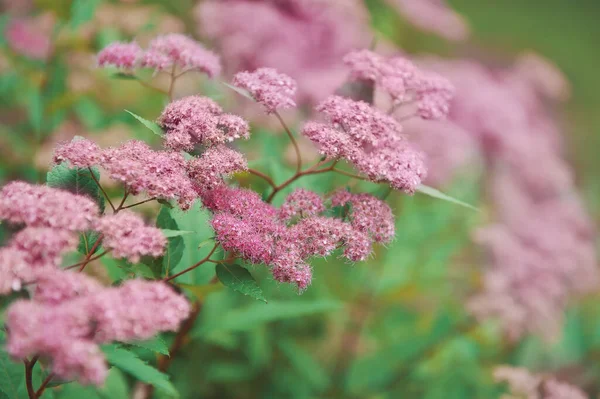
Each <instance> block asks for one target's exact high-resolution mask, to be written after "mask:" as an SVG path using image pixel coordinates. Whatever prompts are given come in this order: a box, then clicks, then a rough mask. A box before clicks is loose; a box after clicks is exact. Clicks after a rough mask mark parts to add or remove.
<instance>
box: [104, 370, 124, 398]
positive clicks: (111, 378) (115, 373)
mask: <svg viewBox="0 0 600 399" xmlns="http://www.w3.org/2000/svg"><path fill="white" fill-rule="evenodd" d="M99 391H100V394H101V395H102V396H103V397H104V399H128V398H129V397H130V396H129V387H128V386H127V380H126V379H125V376H124V375H123V373H122V372H121V370H119V369H118V368H116V367H112V368H111V369H110V371H109V373H108V377H106V381H105V382H104V386H103V387H102V388H100V389H99Z"/></svg>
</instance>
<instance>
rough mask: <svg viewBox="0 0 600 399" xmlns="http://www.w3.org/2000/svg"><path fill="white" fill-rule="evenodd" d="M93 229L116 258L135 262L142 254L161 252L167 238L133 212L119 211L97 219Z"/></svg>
mask: <svg viewBox="0 0 600 399" xmlns="http://www.w3.org/2000/svg"><path fill="white" fill-rule="evenodd" d="M95 229H96V230H98V231H99V232H100V233H102V235H103V236H104V241H103V244H104V246H105V247H106V248H108V249H110V250H111V251H112V255H113V256H114V257H116V258H127V259H128V260H129V261H130V262H132V263H137V262H138V261H139V260H140V257H142V256H146V255H148V256H153V257H157V256H160V255H162V254H163V252H164V249H165V246H166V245H167V239H166V238H165V236H164V235H163V234H162V232H161V231H160V229H157V228H156V227H150V226H146V225H145V224H144V221H143V220H142V218H141V217H139V216H138V215H136V214H135V213H133V212H129V211H121V212H119V213H117V214H115V215H108V216H104V217H102V218H101V219H99V220H98V222H97V223H96V226H95Z"/></svg>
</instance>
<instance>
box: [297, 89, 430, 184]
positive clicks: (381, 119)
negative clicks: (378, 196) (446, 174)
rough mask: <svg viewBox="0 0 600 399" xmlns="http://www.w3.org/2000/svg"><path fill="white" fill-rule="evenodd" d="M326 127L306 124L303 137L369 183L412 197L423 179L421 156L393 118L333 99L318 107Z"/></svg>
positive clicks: (423, 170)
mask: <svg viewBox="0 0 600 399" xmlns="http://www.w3.org/2000/svg"><path fill="white" fill-rule="evenodd" d="M317 110H318V111H320V112H321V113H323V114H324V115H326V116H327V117H328V119H329V122H330V123H329V124H322V123H314V122H311V123H308V124H307V125H306V126H305V128H304V129H303V132H302V133H303V134H304V135H305V136H306V137H308V138H309V139H310V140H311V141H313V142H315V143H316V144H317V146H318V147H319V149H320V151H321V152H322V153H323V154H324V155H326V156H328V157H330V158H345V159H347V160H348V161H350V162H351V163H352V164H354V166H355V167H356V168H357V169H358V170H359V171H360V172H361V173H363V174H364V175H366V176H367V177H368V178H369V179H370V180H372V181H375V182H388V183H389V184H390V185H391V186H392V187H393V188H395V189H397V190H402V191H405V192H407V193H413V192H414V191H415V189H416V187H417V186H418V185H419V184H421V181H422V179H424V178H425V176H426V173H427V171H426V167H425V165H424V159H423V158H424V156H423V154H422V153H421V152H419V151H417V150H416V149H414V148H413V147H412V146H411V145H410V143H409V142H408V141H407V140H406V139H405V138H404V137H403V136H402V133H401V132H402V126H401V125H400V124H399V123H398V122H397V121H396V120H395V119H393V118H392V117H390V116H388V115H385V114H383V113H382V112H380V111H378V110H376V109H375V108H373V107H371V106H370V105H369V104H367V103H365V102H362V101H353V100H350V99H347V98H343V97H339V96H332V97H330V98H329V99H327V100H326V101H324V102H323V103H322V104H320V105H319V106H318V107H317Z"/></svg>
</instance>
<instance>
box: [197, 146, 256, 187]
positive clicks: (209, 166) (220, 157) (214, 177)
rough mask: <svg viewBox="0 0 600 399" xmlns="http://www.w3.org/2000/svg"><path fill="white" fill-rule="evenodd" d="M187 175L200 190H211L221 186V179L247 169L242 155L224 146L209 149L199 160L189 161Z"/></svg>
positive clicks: (246, 163)
mask: <svg viewBox="0 0 600 399" xmlns="http://www.w3.org/2000/svg"><path fill="white" fill-rule="evenodd" d="M188 169H189V172H188V173H189V175H190V177H191V178H192V179H194V180H195V181H196V182H197V183H198V184H199V185H200V187H201V189H202V190H211V189H213V188H216V187H218V186H219V185H222V184H223V177H227V176H230V175H231V174H233V173H236V172H241V171H244V170H247V169H248V162H247V161H246V159H245V158H244V156H243V155H242V154H240V153H239V152H237V151H235V150H232V149H231V148H229V147H226V146H224V145H218V146H215V147H209V148H208V149H207V150H206V151H204V153H203V154H202V155H201V156H200V157H199V158H194V159H193V160H192V161H190V163H189V166H188Z"/></svg>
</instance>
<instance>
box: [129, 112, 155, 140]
mask: <svg viewBox="0 0 600 399" xmlns="http://www.w3.org/2000/svg"><path fill="white" fill-rule="evenodd" d="M125 112H127V113H128V114H130V115H131V116H133V117H134V118H135V119H137V120H138V121H140V122H141V123H142V124H143V125H144V126H146V127H147V128H148V129H150V130H151V131H152V133H154V134H156V135H157V136H160V137H163V136H164V132H163V130H162V129H161V127H160V126H158V124H157V123H156V122H152V121H149V120H148V119H144V118H142V117H141V116H139V115H137V114H134V113H133V112H131V111H129V110H125Z"/></svg>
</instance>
